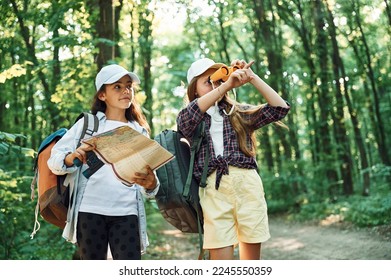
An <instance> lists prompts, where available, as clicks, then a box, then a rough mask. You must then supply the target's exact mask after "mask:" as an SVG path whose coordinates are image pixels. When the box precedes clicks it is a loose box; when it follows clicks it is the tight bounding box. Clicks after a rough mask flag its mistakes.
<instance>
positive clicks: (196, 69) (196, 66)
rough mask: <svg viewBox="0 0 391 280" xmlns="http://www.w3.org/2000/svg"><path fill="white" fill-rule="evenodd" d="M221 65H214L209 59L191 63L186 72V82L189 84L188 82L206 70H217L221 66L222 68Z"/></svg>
mask: <svg viewBox="0 0 391 280" xmlns="http://www.w3.org/2000/svg"><path fill="white" fill-rule="evenodd" d="M224 65H225V64H223V63H215V62H214V61H213V60H211V59H209V58H201V59H199V60H197V61H195V62H193V63H192V64H191V66H190V68H189V70H187V82H188V83H189V84H190V82H191V81H192V80H193V79H194V77H197V76H199V75H201V74H202V73H204V72H205V71H206V70H208V69H210V68H216V69H219V68H220V67H221V66H224Z"/></svg>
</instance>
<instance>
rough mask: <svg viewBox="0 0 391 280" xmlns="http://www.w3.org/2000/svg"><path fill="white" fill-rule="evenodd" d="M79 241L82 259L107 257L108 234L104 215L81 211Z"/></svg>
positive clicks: (78, 227) (78, 224)
mask: <svg viewBox="0 0 391 280" xmlns="http://www.w3.org/2000/svg"><path fill="white" fill-rule="evenodd" d="M77 243H78V246H79V254H80V258H81V259H82V260H105V259H107V244H108V236H107V232H106V224H105V218H104V216H102V215H98V214H91V213H83V212H79V216H78V222H77Z"/></svg>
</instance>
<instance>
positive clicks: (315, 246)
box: [143, 211, 391, 260]
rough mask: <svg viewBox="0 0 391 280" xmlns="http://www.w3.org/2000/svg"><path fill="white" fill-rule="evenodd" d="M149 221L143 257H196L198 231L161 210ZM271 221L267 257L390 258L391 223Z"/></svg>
mask: <svg viewBox="0 0 391 280" xmlns="http://www.w3.org/2000/svg"><path fill="white" fill-rule="evenodd" d="M148 221H149V222H148V227H149V232H150V234H149V237H150V243H151V245H150V246H149V247H148V251H147V253H146V254H145V255H144V256H143V259H146V260H175V259H177V260H191V259H197V257H198V253H199V246H198V234H184V233H181V232H180V231H179V230H177V229H175V228H174V227H172V226H171V225H170V224H168V223H167V222H166V221H165V220H164V219H163V218H162V216H161V215H160V213H159V212H158V211H156V213H153V214H149V215H148ZM269 222H270V232H271V235H272V237H271V239H269V240H268V241H267V242H265V243H264V244H263V245H262V259H265V260H391V225H387V226H379V227H373V228H357V227H355V226H352V225H349V224H347V223H345V222H341V221H340V220H339V218H338V217H335V216H333V217H329V218H328V219H326V220H323V221H319V222H306V223H303V222H293V221H288V220H287V217H286V216H271V217H269ZM235 254H236V255H237V250H236V251H235Z"/></svg>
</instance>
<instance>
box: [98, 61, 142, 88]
mask: <svg viewBox="0 0 391 280" xmlns="http://www.w3.org/2000/svg"><path fill="white" fill-rule="evenodd" d="M125 75H129V77H130V78H131V79H132V81H133V82H136V83H138V84H139V83H140V79H139V78H138V77H137V75H136V74H134V73H133V72H129V71H128V70H126V69H125V68H123V67H122V66H119V65H117V64H111V65H107V66H104V67H102V69H101V70H100V71H99V73H98V75H96V78H95V87H96V90H99V89H100V88H101V87H102V86H103V85H106V84H112V83H115V82H116V81H118V80H119V79H121V78H122V77H123V76H125Z"/></svg>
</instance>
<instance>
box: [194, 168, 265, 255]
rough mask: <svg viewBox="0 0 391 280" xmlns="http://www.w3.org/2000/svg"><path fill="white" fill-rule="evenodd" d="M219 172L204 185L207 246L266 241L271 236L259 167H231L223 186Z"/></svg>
mask: <svg viewBox="0 0 391 280" xmlns="http://www.w3.org/2000/svg"><path fill="white" fill-rule="evenodd" d="M215 180H216V172H213V173H212V174H211V175H210V176H209V177H208V179H207V186H206V188H200V190H199V194H200V203H201V206H202V211H203V215H204V249H213V248H223V247H227V246H231V245H236V244H238V243H239V241H240V242H245V243H262V242H265V241H266V240H268V239H269V238H270V233H269V223H268V216H267V205H266V200H265V193H264V191H263V185H262V180H261V178H260V177H259V175H258V173H257V171H256V170H255V169H243V168H237V167H233V166H229V175H223V176H222V179H221V182H220V187H219V189H218V190H216V188H215Z"/></svg>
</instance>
